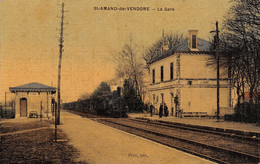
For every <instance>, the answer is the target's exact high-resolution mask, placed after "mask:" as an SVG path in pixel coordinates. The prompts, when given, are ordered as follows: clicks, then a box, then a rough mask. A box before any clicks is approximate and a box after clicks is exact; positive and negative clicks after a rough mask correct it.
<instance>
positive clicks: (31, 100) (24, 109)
mask: <svg viewBox="0 0 260 164" xmlns="http://www.w3.org/2000/svg"><path fill="white" fill-rule="evenodd" d="M9 90H10V92H12V93H14V94H15V118H19V117H29V115H30V113H36V114H37V115H38V116H40V115H42V117H50V116H51V100H52V98H53V97H54V96H55V93H56V88H54V87H50V86H47V85H44V84H40V83H36V82H33V83H29V84H25V85H21V86H16V87H10V88H9Z"/></svg>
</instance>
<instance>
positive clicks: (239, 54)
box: [220, 0, 260, 103]
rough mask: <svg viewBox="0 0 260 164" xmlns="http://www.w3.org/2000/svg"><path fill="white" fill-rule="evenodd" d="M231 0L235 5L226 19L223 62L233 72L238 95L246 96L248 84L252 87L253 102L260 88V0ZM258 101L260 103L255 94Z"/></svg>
mask: <svg viewBox="0 0 260 164" xmlns="http://www.w3.org/2000/svg"><path fill="white" fill-rule="evenodd" d="M232 2H233V4H234V5H233V7H231V9H230V11H229V12H228V15H227V17H226V19H225V22H224V28H223V31H224V33H223V35H222V37H221V41H220V51H221V55H222V56H221V57H222V60H221V61H222V65H226V66H227V67H228V68H229V70H230V72H231V73H232V79H233V81H234V83H233V84H234V86H236V89H237V94H238V98H240V97H241V96H242V97H243V99H244V89H245V87H246V88H249V95H250V103H253V99H254V96H255V95H257V94H258V92H259V87H260V86H259V81H260V67H259V62H260V54H259V52H260V10H259V8H260V2H259V1H258V0H234V1H232ZM240 93H242V94H240ZM255 100H256V101H255V103H259V102H258V101H257V98H256V97H255ZM238 103H239V101H238Z"/></svg>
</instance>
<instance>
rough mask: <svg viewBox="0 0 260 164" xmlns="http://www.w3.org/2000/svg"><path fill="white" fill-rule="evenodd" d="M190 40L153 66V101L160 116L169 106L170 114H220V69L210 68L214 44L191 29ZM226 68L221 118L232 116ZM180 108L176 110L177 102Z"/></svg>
mask: <svg viewBox="0 0 260 164" xmlns="http://www.w3.org/2000/svg"><path fill="white" fill-rule="evenodd" d="M188 32H189V34H188V38H186V39H185V40H184V41H182V42H181V43H179V44H178V45H176V46H175V47H173V48H171V49H168V46H167V45H163V46H162V49H161V51H162V52H161V55H160V56H158V57H157V58H155V59H154V60H152V61H151V63H150V84H149V99H150V103H151V104H153V106H154V107H155V113H158V110H159V107H160V104H161V103H162V104H164V103H165V104H166V105H167V107H168V110H169V114H170V115H173V116H177V114H178V112H179V111H180V109H181V110H182V112H183V113H184V114H185V113H186V114H188V113H189V114H194V113H203V114H205V115H214V114H215V113H216V111H217V69H216V65H209V64H208V63H209V59H210V58H211V57H212V51H210V47H211V43H210V42H208V41H206V40H203V39H200V38H198V31H197V30H189V31H188ZM226 72H227V70H225V68H220V82H219V83H220V98H219V99H220V109H221V110H220V115H224V114H227V113H232V109H231V108H230V106H231V91H230V86H229V80H228V75H227V73H226ZM176 97H177V100H178V105H177V109H176V108H175V101H174V99H175V98H176Z"/></svg>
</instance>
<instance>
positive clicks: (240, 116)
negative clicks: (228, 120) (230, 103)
mask: <svg viewBox="0 0 260 164" xmlns="http://www.w3.org/2000/svg"><path fill="white" fill-rule="evenodd" d="M226 117H229V116H226ZM232 120H233V121H239V122H248V123H260V104H250V103H248V102H244V103H242V104H240V108H238V105H236V106H235V114H233V116H232Z"/></svg>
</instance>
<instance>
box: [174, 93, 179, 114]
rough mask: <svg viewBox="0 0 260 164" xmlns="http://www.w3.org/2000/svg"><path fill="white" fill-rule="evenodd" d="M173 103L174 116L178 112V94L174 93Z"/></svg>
mask: <svg viewBox="0 0 260 164" xmlns="http://www.w3.org/2000/svg"><path fill="white" fill-rule="evenodd" d="M174 104H175V117H177V113H179V111H178V104H179V98H178V95H176V96H175V98H174Z"/></svg>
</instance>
